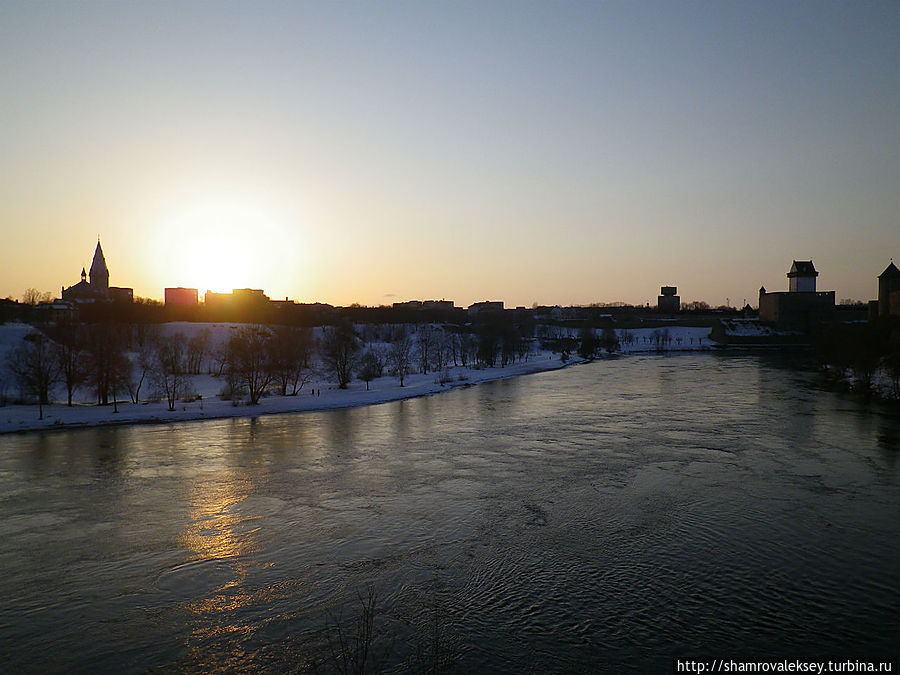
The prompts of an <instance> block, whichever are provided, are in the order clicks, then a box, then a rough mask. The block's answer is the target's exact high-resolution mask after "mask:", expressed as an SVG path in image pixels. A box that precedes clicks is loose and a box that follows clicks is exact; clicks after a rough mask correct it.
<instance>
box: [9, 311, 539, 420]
mask: <svg viewBox="0 0 900 675" xmlns="http://www.w3.org/2000/svg"><path fill="white" fill-rule="evenodd" d="M530 330H532V329H531V328H530V327H523V326H518V325H515V324H513V323H512V322H495V323H485V324H479V325H477V326H474V327H460V326H454V325H433V324H419V325H415V326H408V325H405V324H395V325H363V326H356V325H354V324H352V323H350V322H349V321H344V322H340V323H337V324H336V325H332V326H325V327H323V328H322V329H321V334H320V337H319V338H318V339H317V338H316V336H315V333H314V331H313V329H311V328H308V327H297V326H282V325H276V326H265V325H251V324H245V325H242V326H240V327H238V328H236V329H235V330H234V331H233V332H232V334H231V335H230V336H229V338H228V339H227V340H226V341H224V342H222V343H219V344H216V343H214V341H213V339H212V335H211V334H210V331H209V330H208V329H203V330H200V331H197V332H196V333H194V334H193V335H191V336H190V337H188V336H186V335H184V334H182V333H179V332H168V331H164V330H163V329H162V328H161V327H160V326H158V325H147V324H136V325H126V324H121V323H113V322H98V323H81V322H74V321H62V322H58V323H57V324H55V325H51V326H45V327H43V328H42V329H41V330H37V329H35V330H33V331H32V332H31V333H29V334H28V335H27V336H26V337H25V338H24V339H23V340H22V342H21V344H19V345H18V346H17V347H16V348H14V349H12V350H11V351H10V352H9V353H8V354H7V357H6V360H5V366H6V374H5V379H6V382H5V383H3V382H0V398H3V394H4V391H5V389H4V387H5V386H6V385H9V384H12V385H14V386H15V387H16V388H17V389H18V392H19V397H20V398H19V400H21V401H23V402H25V401H33V402H37V403H38V404H39V405H41V406H43V405H47V404H49V403H50V402H51V399H52V397H53V394H54V392H55V391H57V390H58V389H62V390H64V391H65V398H66V403H67V405H69V406H72V405H74V401H75V397H76V394H77V393H80V394H82V395H85V394H87V393H88V392H89V393H90V396H91V397H92V399H93V400H94V401H95V402H96V404H97V405H109V404H110V403H112V405H114V406H117V405H118V403H119V402H120V401H129V400H130V401H131V402H132V403H139V402H142V401H147V400H165V401H166V402H167V404H168V408H169V410H174V409H175V405H176V403H177V402H178V401H179V400H196V399H197V398H199V397H198V395H197V394H196V392H195V391H194V390H193V384H192V380H193V376H195V375H200V374H201V373H204V372H205V373H207V374H209V375H213V376H215V377H217V378H220V379H221V381H222V383H223V386H222V389H221V392H220V394H221V396H222V397H223V398H224V399H226V400H232V401H234V402H235V403H237V402H240V401H242V400H246V401H247V402H248V403H249V404H251V405H255V404H257V403H259V401H260V399H261V398H262V397H263V396H266V395H269V394H274V395H280V396H297V395H298V394H299V393H300V392H301V390H303V388H304V386H306V385H307V384H308V383H310V382H311V381H313V380H314V379H317V378H318V379H329V380H331V381H333V382H335V383H336V384H337V386H338V387H339V388H341V389H346V388H347V387H348V385H349V384H350V382H352V381H353V379H354V378H358V379H359V380H361V381H363V382H365V383H366V389H368V388H369V383H370V382H371V381H372V380H375V379H377V378H380V377H383V376H385V375H391V376H394V377H396V378H397V379H398V381H399V385H400V386H404V385H405V381H406V379H407V377H408V376H409V375H411V374H414V373H422V374H426V375H427V374H429V373H433V374H435V376H436V377H437V378H438V379H439V380H440V382H441V383H442V384H443V383H445V382H447V381H448V380H449V379H450V377H451V376H450V368H451V367H456V366H462V367H476V368H482V367H495V366H497V365H501V366H506V365H508V364H510V363H513V362H516V361H520V360H527V359H528V358H529V356H530V354H531V351H532V342H533V340H532V338H531V336H530V335H529V331H530ZM204 366H205V369H204ZM0 379H2V374H0Z"/></svg>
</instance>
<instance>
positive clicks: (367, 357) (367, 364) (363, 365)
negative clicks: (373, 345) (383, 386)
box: [357, 349, 379, 391]
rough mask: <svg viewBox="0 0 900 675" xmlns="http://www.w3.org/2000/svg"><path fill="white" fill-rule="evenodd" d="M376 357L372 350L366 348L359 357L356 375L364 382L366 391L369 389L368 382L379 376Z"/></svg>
mask: <svg viewBox="0 0 900 675" xmlns="http://www.w3.org/2000/svg"><path fill="white" fill-rule="evenodd" d="M376 361H377V357H376V356H375V355H374V354H373V353H372V350H371V349H370V350H367V351H366V352H365V353H364V354H363V355H362V357H361V358H360V359H359V368H358V372H357V377H358V378H359V379H360V380H362V381H363V382H365V383H366V391H369V382H371V381H372V380H374V379H375V378H376V377H379V367H378V363H377V362H376Z"/></svg>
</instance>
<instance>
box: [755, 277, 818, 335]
mask: <svg viewBox="0 0 900 675" xmlns="http://www.w3.org/2000/svg"><path fill="white" fill-rule="evenodd" d="M818 276H819V273H818V272H817V271H816V268H815V266H814V265H813V262H812V260H794V261H793V264H792V265H791V269H790V270H789V271H788V273H787V277H788V280H789V289H790V290H789V291H788V292H786V293H785V292H776V293H768V292H767V291H766V289H765V286H763V287H762V288H760V289H759V320H760V321H762V322H763V323H767V324H771V325H774V326H775V327H776V328H778V329H779V330H799V331H804V332H812V331H814V330H815V329H816V328H817V327H818V326H819V325H821V324H823V323H828V322H830V321H831V320H832V318H833V317H834V291H817V290H816V277H818Z"/></svg>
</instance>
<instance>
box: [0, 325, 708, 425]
mask: <svg viewBox="0 0 900 675" xmlns="http://www.w3.org/2000/svg"><path fill="white" fill-rule="evenodd" d="M203 328H212V330H213V332H214V333H216V332H219V333H223V334H225V333H227V330H226V329H228V328H230V327H229V326H227V325H215V326H211V325H208V324H206V325H205V324H168V325H166V327H165V330H166V331H172V332H175V331H177V332H181V333H184V334H190V333H191V332H192V331H196V330H201V329H203ZM30 330H32V329H31V328H30V327H28V326H23V325H21V324H7V325H4V326H0V347H2V348H0V352H5V351H8V350H9V349H11V348H13V346H14V345H15V344H16V343H17V342H18V341H20V340H21V339H22V337H23V336H24V335H26V334H27V333H28V332H30ZM619 333H620V334H619V338H620V341H621V351H620V353H621V354H624V355H627V354H630V353H647V352H658V351H696V350H707V349H711V348H712V342H711V340H709V338H708V335H709V330H708V329H705V328H685V327H678V326H673V327H671V328H667V329H666V342H665V344H661V341H660V339H659V331H652V330H649V329H644V330H633V331H627V332H624V331H619ZM2 356H4V354H0V357H2ZM581 362H582V360H581V359H579V358H578V357H577V356H571V357H570V358H568V359H567V360H563V358H562V357H561V355H560V354H557V353H552V352H549V351H538V352H536V353H533V354H531V355H530V356H529V357H528V360H523V361H518V362H516V363H513V364H510V365H507V366H502V367H501V366H498V367H494V368H473V367H467V368H465V367H461V366H457V367H451V368H449V369H448V370H447V371H446V372H445V373H444V376H443V377H439V375H438V374H436V373H428V374H427V375H423V374H411V375H408V376H406V378H405V380H404V386H403V387H401V386H400V384H399V380H398V378H396V377H393V376H384V377H380V378H377V379H375V380H373V381H372V382H370V383H369V388H368V390H367V388H366V384H365V383H364V382H361V381H358V380H354V381H353V382H351V383H350V385H349V386H348V388H347V389H339V388H338V387H337V385H336V384H335V383H334V382H331V381H329V380H328V379H327V377H325V376H321V377H319V378H315V379H313V380H312V381H310V382H309V383H307V384H306V385H305V386H304V387H303V388H302V389H301V391H300V393H299V394H298V395H297V396H266V397H263V398H262V400H261V401H260V402H259V404H258V405H249V404H247V403H245V402H243V401H229V400H223V399H222V398H221V396H220V395H219V394H220V392H221V391H222V388H223V382H222V379H221V378H217V377H214V376H212V375H197V376H193V377H192V378H191V388H192V390H193V392H194V393H195V394H196V395H198V398H197V399H196V400H191V401H187V400H185V401H178V402H177V403H176V406H175V410H174V411H170V410H169V409H168V405H167V403H166V401H165V400H151V401H141V402H140V403H137V404H135V403H131V402H130V401H129V400H128V399H127V398H126V399H125V400H124V401H123V400H119V401H118V402H117V404H116V405H115V406H114V405H112V404H110V405H106V406H98V405H96V404H95V403H92V402H90V401H89V400H84V395H83V396H81V397H80V398H81V399H82V400H81V402H80V403H78V404H76V405H74V406H72V407H69V406H67V405H65V403H60V402H55V403H52V404H50V405H45V406H43V419H41V418H40V416H41V409H40V408H39V407H38V406H37V405H15V404H9V405H5V406H0V434H2V433H15V432H23V431H36V430H45V429H51V430H52V429H69V428H77V427H90V426H101V425H113V424H138V423H150V422H154V423H156V422H180V421H188V420H200V419H214V418H223V417H255V416H257V415H267V414H277V413H294V412H308V411H316V410H329V409H333V408H348V407H355V406H361V405H372V404H376V403H386V402H389V401H397V400H401V399H406V398H414V397H417V396H428V395H432V394H437V393H441V392H445V391H450V390H453V389H456V388H459V387H464V386H470V385H474V384H479V383H482V382H488V381H492V380H500V379H505V378H510V377H517V376H520V375H528V374H532V373H539V372H545V371H549V370H556V369H559V368H563V367H566V366H569V365H573V364H576V363H581ZM441 380H443V382H441ZM82 394H84V392H82ZM191 398H193V397H191Z"/></svg>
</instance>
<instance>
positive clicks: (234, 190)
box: [0, 0, 900, 306]
mask: <svg viewBox="0 0 900 675" xmlns="http://www.w3.org/2000/svg"><path fill="white" fill-rule="evenodd" d="M898 36H900V3H898V2H896V1H895V0H892V1H890V2H826V1H824V0H823V1H817V2H791V1H785V2H765V1H762V0H757V1H754V2H737V1H732V0H726V1H724V2H723V1H710V2H679V1H676V0H667V1H665V2H641V1H638V0H631V1H628V2H625V1H623V2H600V1H597V2H561V1H549V0H548V1H544V2H528V1H526V0H517V1H515V2H501V1H492V0H479V1H477V2H467V1H465V0H454V1H453V2H449V1H448V2H436V1H429V2H418V1H415V2H414V1H412V0H410V1H406V2H392V1H386V2H303V1H301V0H294V1H290V2H264V1H257V2H252V3H251V2H228V1H216V2H190V1H179V2H164V1H155V2H129V3H124V2H113V1H111V0H109V1H104V2H95V1H92V0H85V1H82V2H53V1H42V2H21V1H19V0H0V64H2V68H0V233H2V242H3V244H2V248H0V251H2V254H0V255H2V264H0V297H5V296H10V297H13V298H21V296H22V293H23V292H24V290H25V289H26V288H31V287H34V288H37V289H38V290H42V291H43V290H48V291H51V292H53V293H54V294H55V295H57V296H58V294H59V292H60V288H61V287H62V286H69V285H72V284H74V283H76V282H77V281H78V280H79V276H80V272H81V268H82V266H85V267H90V263H91V257H92V255H93V251H94V247H95V245H96V241H97V237H98V236H99V237H100V238H101V241H102V246H103V250H104V252H105V254H106V259H107V263H108V266H109V269H110V283H111V284H112V285H117V286H128V287H133V288H134V290H135V294H136V295H140V296H144V297H151V298H158V299H161V298H162V297H163V289H164V288H165V287H169V286H188V287H196V288H199V289H200V292H201V293H202V292H203V291H204V290H206V289H212V290H224V291H227V290H230V289H231V288H243V287H252V288H262V289H264V290H265V291H266V293H267V294H268V295H269V296H270V297H272V298H284V297H290V298H291V299H294V300H297V301H300V302H316V301H318V302H328V303H331V304H335V305H347V304H350V303H353V302H359V303H362V304H368V305H380V304H389V303H391V302H396V301H404V300H410V299H442V298H444V299H448V300H454V301H455V302H456V303H457V304H458V305H464V306H465V305H467V304H469V303H472V302H476V301H480V300H503V301H504V302H505V303H506V304H507V306H516V305H526V306H530V305H532V304H533V303H538V304H551V305H552V304H563V305H568V304H588V303H593V302H616V301H621V302H628V303H634V304H644V303H647V302H650V303H651V304H655V301H656V296H657V295H658V293H659V287H660V286H662V285H675V286H677V287H678V290H679V295H680V296H681V298H682V302H690V301H692V300H704V301H706V302H709V303H710V304H712V305H718V304H722V303H725V302H726V301H729V302H730V303H731V304H732V305H737V304H739V303H743V302H744V301H748V302H750V303H751V304H755V303H756V298H757V293H758V289H759V287H760V285H765V287H766V288H767V289H768V290H769V291H775V290H786V289H787V278H786V277H785V274H786V273H787V271H788V269H789V268H790V265H791V261H792V260H794V259H797V260H807V259H812V260H813V261H814V264H815V266H816V268H817V269H818V271H819V279H818V282H819V289H820V290H835V291H836V295H837V298H838V299H839V300H840V299H845V298H853V299H861V300H866V299H869V298H874V297H875V296H876V277H877V275H878V274H879V273H880V272H881V271H882V270H883V269H884V268H885V267H886V266H887V265H888V263H889V261H890V258H891V256H894V257H896V258H897V259H898V260H900V39H898Z"/></svg>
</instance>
